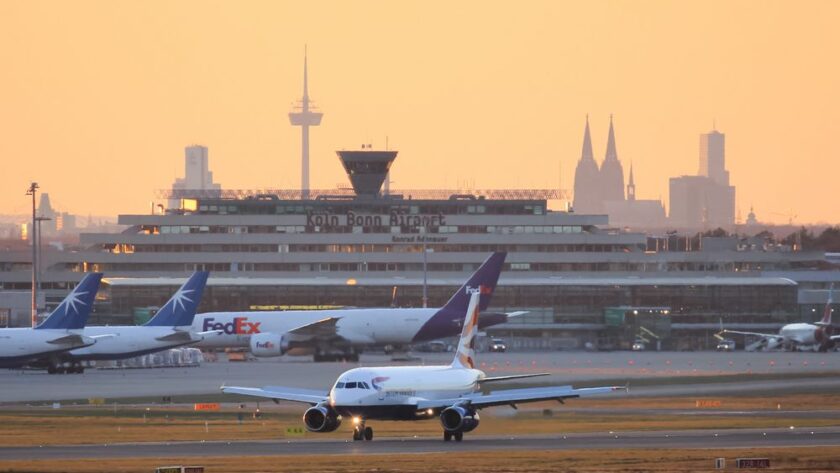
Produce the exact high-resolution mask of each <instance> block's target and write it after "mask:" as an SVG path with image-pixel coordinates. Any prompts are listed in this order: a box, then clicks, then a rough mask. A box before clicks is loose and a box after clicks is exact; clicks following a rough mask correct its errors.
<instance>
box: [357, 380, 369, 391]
mask: <svg viewBox="0 0 840 473" xmlns="http://www.w3.org/2000/svg"><path fill="white" fill-rule="evenodd" d="M359 386H364V388H365V389H370V386H368V383H365V382H364V381H362V382H360V383H359Z"/></svg>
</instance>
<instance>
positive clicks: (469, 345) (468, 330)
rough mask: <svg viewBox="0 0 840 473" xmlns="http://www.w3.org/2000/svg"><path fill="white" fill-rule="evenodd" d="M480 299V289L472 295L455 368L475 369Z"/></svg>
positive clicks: (453, 362)
mask: <svg viewBox="0 0 840 473" xmlns="http://www.w3.org/2000/svg"><path fill="white" fill-rule="evenodd" d="M480 298H481V291H480V290H478V289H476V290H474V291H473V292H472V293H471V294H470V303H469V306H468V307H467V316H466V318H465V319H464V327H463V328H462V329H461V339H460V340H459V341H458V350H457V351H456V352H455V359H454V360H452V367H453V368H470V369H472V368H475V337H476V335H477V334H478V313H479V305H480Z"/></svg>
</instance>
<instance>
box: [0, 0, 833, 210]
mask: <svg viewBox="0 0 840 473" xmlns="http://www.w3.org/2000/svg"><path fill="white" fill-rule="evenodd" d="M513 5H514V4H513V3H509V4H504V5H503V6H499V5H496V4H493V5H490V4H487V3H486V2H466V1H465V2H456V3H449V2H435V1H432V2H423V3H419V2H418V3H402V2H386V1H382V2H379V1H376V2H373V1H371V2H338V1H336V2H306V3H305V4H291V3H279V2H247V3H242V4H240V3H237V2H211V1H180V2H164V1H149V2H127V1H126V2H123V1H78V2H58V1H34V2H29V1H26V2H24V1H6V2H3V3H0V61H2V64H3V67H4V69H5V73H4V74H2V75H0V130H2V131H1V132H0V156H2V159H3V163H5V166H4V167H5V172H4V173H2V178H0V197H2V205H0V213H3V214H18V213H26V212H27V209H28V207H29V200H28V197H27V196H25V195H24V193H25V191H26V188H27V186H28V184H29V182H30V181H33V180H34V181H37V182H39V184H40V185H41V188H42V190H43V191H45V192H48V193H49V194H50V196H51V198H52V199H53V206H54V207H60V208H61V209H62V210H66V211H70V212H72V213H75V214H78V215H82V216H85V215H88V214H95V215H103V214H105V215H116V214H119V213H145V212H147V211H148V209H149V201H151V200H153V199H154V197H155V196H154V191H155V190H157V189H165V188H169V187H170V186H171V184H172V182H173V181H174V179H175V178H176V177H182V176H183V153H184V147H185V146H187V145H190V144H203V145H205V146H208V147H209V150H210V168H211V170H212V171H213V173H214V178H215V180H216V181H217V182H220V183H221V184H222V186H223V187H224V188H234V189H237V188H297V187H299V181H300V130H299V129H298V128H294V127H292V126H290V125H289V122H288V118H287V113H288V112H289V111H290V108H291V105H292V103H293V102H295V101H296V100H298V99H299V98H300V95H301V92H302V68H303V49H304V44H306V45H308V50H309V79H310V83H309V86H310V95H311V97H312V99H313V100H314V101H315V104H316V105H317V106H318V107H319V108H320V110H321V111H322V112H324V118H323V122H322V124H321V126H319V127H316V128H313V129H312V131H311V157H310V160H311V170H310V174H311V186H312V187H313V188H332V187H335V186H336V185H337V184H342V185H343V184H345V183H346V182H347V180H346V177H345V176H344V172H343V170H342V168H341V166H340V165H339V163H338V159H337V157H336V155H335V150H336V149H342V148H354V147H357V146H359V145H360V144H361V143H372V144H373V145H374V146H375V147H384V146H385V139H386V137H388V140H389V145H390V147H391V148H392V149H397V150H399V151H400V154H399V157H398V158H397V161H396V163H395V165H394V168H393V176H392V178H393V180H394V183H393V188H396V189H399V188H440V187H455V186H456V185H457V183H458V182H463V181H469V182H473V183H475V186H476V187H478V188H556V187H558V185H559V182H560V180H561V179H562V188H563V189H571V188H572V182H573V178H574V167H575V164H576V162H577V160H578V158H579V157H580V149H581V142H582V137H583V128H584V120H585V117H586V115H587V114H588V115H589V118H590V125H591V130H592V139H593V145H594V151H595V155H596V159H597V160H598V161H601V160H602V159H603V156H604V152H605V148H606V135H607V128H608V123H609V116H610V114H614V117H615V127H616V138H617V145H618V156H619V158H620V160H621V162H622V164H623V166H624V171H625V177H626V175H627V173H628V171H629V168H630V164H631V163H632V164H633V168H634V175H635V181H636V188H637V195H638V198H642V199H658V198H660V197H661V198H662V200H663V201H664V203H665V204H666V206H667V200H668V178H669V177H673V176H679V175H687V174H696V173H697V169H698V140H699V135H700V134H701V133H705V132H708V131H709V130H711V129H712V124H713V123H715V124H716V128H717V129H718V130H719V131H721V132H723V133H726V143H727V149H726V155H727V168H728V169H729V171H730V176H731V182H732V184H733V185H735V186H736V188H737V193H736V209H737V210H738V211H740V215H741V218H742V220H743V219H745V218H746V215H747V213H748V212H749V209H750V206H751V205H753V206H754V207H755V211H756V213H757V214H758V218H759V220H760V221H763V222H773V223H777V224H785V223H787V222H788V220H789V219H790V218H791V216H793V215H795V217H794V218H793V222H794V224H805V223H817V222H824V223H830V224H836V223H838V222H840V218H838V217H840V213H838V212H837V211H836V210H835V209H834V205H833V199H832V198H833V197H834V194H835V192H833V191H834V189H835V188H836V183H835V181H836V180H837V176H838V175H840V140H837V139H835V135H836V134H837V130H838V126H837V123H838V122H840V91H838V89H837V84H840V67H838V66H837V64H836V61H835V60H834V52H835V49H836V45H837V44H840V30H838V29H837V28H836V27H835V24H834V23H835V22H836V19H837V18H840V3H838V2H829V1H823V2H820V1H811V2H797V3H794V2H780V1H743V2H726V1H711V2H708V1H703V2H665V1H632V2H631V1H602V2H553V1H546V2H537V1H534V2H526V3H524V4H522V5H517V8H514V7H513Z"/></svg>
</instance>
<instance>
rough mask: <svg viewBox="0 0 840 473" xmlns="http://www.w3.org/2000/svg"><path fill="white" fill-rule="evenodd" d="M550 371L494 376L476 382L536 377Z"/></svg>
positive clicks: (546, 374)
mask: <svg viewBox="0 0 840 473" xmlns="http://www.w3.org/2000/svg"><path fill="white" fill-rule="evenodd" d="M550 374H551V373H535V374H513V375H510V376H495V377H492V378H482V379H479V380H478V382H479V384H480V383H491V382H493V381H509V380H511V379H522V378H536V377H537V376H548V375H550Z"/></svg>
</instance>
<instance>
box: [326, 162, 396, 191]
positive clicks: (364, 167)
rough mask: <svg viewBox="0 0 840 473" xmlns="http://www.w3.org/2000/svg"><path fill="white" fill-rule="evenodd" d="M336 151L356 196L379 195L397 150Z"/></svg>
mask: <svg viewBox="0 0 840 473" xmlns="http://www.w3.org/2000/svg"><path fill="white" fill-rule="evenodd" d="M336 153H338V157H339V159H341V164H342V165H344V171H345V172H347V177H349V178H350V184H352V185H353V190H354V191H356V196H357V197H367V198H375V197H378V196H379V189H381V188H382V183H383V182H384V181H385V177H386V176H388V171H389V170H390V169H391V163H393V162H394V159H396V158H397V151H375V150H356V151H336Z"/></svg>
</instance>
